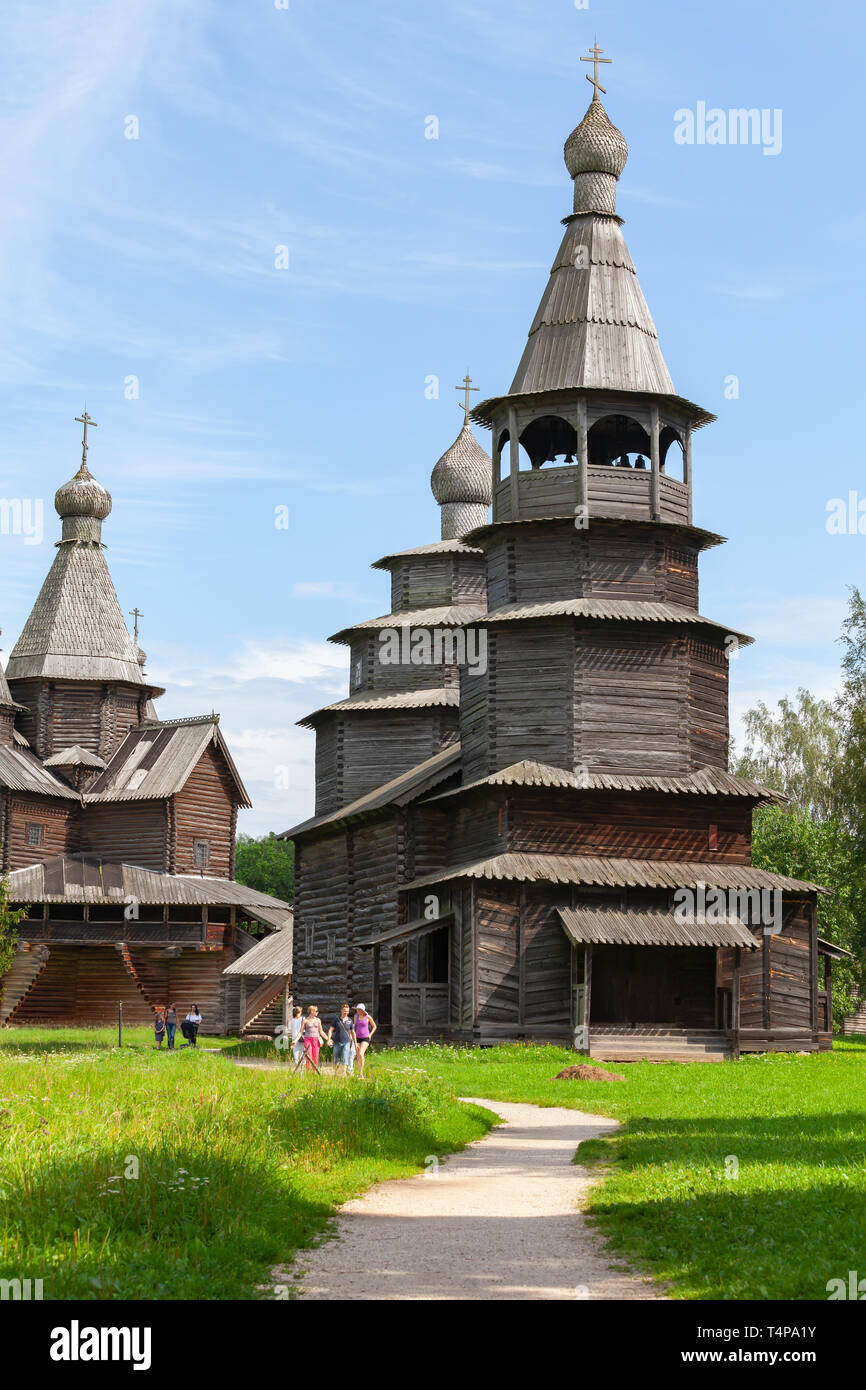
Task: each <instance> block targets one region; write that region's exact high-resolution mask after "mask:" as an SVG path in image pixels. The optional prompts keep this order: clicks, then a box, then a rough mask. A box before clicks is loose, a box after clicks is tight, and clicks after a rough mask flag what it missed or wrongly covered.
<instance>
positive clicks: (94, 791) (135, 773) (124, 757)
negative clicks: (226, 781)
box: [82, 715, 251, 806]
mask: <svg viewBox="0 0 866 1390" xmlns="http://www.w3.org/2000/svg"><path fill="white" fill-rule="evenodd" d="M210 744H214V745H215V746H216V747H217V748H218V749H219V751H220V753H221V754H222V756H223V758H224V759H225V762H226V766H227V768H228V771H229V774H230V776H231V778H232V780H233V782H234V783H235V787H236V788H237V793H238V802H239V804H240V805H241V806H249V805H250V804H251V803H250V799H249V797H248V796H247V792H246V788H245V787H244V784H243V782H242V781H241V778H240V773H239V772H238V770H237V768H236V767H235V764H234V761H233V760H232V756H231V754H230V752H229V750H228V745H227V744H226V741H225V739H224V738H223V736H222V734H221V733H220V729H219V716H218V715H206V716H203V717H202V718H200V719H178V720H166V721H165V722H154V723H147V724H143V725H142V726H141V727H140V728H138V729H130V731H129V733H128V734H127V735H126V738H125V739H124V740H123V742H122V743H121V744H120V746H119V748H117V750H116V751H115V753H114V754H113V755H112V757H111V760H110V762H109V764H108V766H107V767H106V769H105V771H104V772H101V773H100V774H99V776H98V777H97V778H96V779H95V780H94V781H93V783H92V784H91V786H90V787H89V788H88V790H87V791H86V792H85V793H84V794H83V797H82V799H83V801H85V802H88V803H89V802H94V801H150V800H156V799H162V798H164V797H168V796H174V795H175V793H176V792H179V791H180V790H181V788H182V787H183V786H184V785H185V783H186V780H187V778H188V777H189V775H190V773H191V772H192V770H193V768H194V767H195V766H196V764H197V763H198V761H199V759H200V758H201V756H202V754H203V753H204V751H205V749H206V748H207V747H208V746H209V745H210Z"/></svg>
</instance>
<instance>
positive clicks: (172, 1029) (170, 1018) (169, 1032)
mask: <svg viewBox="0 0 866 1390" xmlns="http://www.w3.org/2000/svg"><path fill="white" fill-rule="evenodd" d="M176 1032H177V1004H169V1006H168V1008H167V1009H166V1011H165V1036H166V1039H167V1041H168V1050H169V1052H174V1035H175V1033H176Z"/></svg>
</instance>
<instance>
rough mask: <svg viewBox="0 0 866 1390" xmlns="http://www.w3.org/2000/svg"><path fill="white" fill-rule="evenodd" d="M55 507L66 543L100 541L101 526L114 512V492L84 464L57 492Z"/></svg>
mask: <svg viewBox="0 0 866 1390" xmlns="http://www.w3.org/2000/svg"><path fill="white" fill-rule="evenodd" d="M54 506H55V508H56V510H57V515H58V516H59V517H61V518H62V520H63V540H64V541H100V540H101V539H102V523H103V521H104V520H105V518H106V517H107V516H108V515H109V513H110V511H111V493H110V492H109V491H108V490H107V489H106V488H104V487H103V486H102V484H101V483H98V482H97V481H96V479H95V478H94V477H93V475H92V473H91V472H90V469H89V468H88V467H87V464H86V463H82V465H81V467H80V468H79V470H78V472H77V473H76V475H75V477H74V478H70V480H69V482H68V483H64V484H63V486H62V487H59V488H58V489H57V492H56V493H55V494H54ZM61 544H62V542H61Z"/></svg>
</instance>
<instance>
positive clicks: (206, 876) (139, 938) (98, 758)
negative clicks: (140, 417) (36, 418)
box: [0, 412, 291, 1033]
mask: <svg viewBox="0 0 866 1390" xmlns="http://www.w3.org/2000/svg"><path fill="white" fill-rule="evenodd" d="M79 418H80V419H81V422H82V424H83V426H84V441H83V450H82V462H81V467H80V468H79V470H78V472H77V473H76V475H75V477H74V478H73V479H72V480H71V481H70V482H68V483H66V484H65V485H64V486H63V487H61V488H60V489H59V491H58V492H57V495H56V497H55V506H56V509H57V512H58V514H59V516H60V518H61V520H62V535H61V539H60V540H59V542H58V543H57V553H56V556H55V559H54V563H53V564H52V566H51V569H50V571H49V573H48V576H47V578H46V579H45V582H44V584H43V586H42V589H41V592H40V593H39V596H38V598H37V600H36V603H35V605H34V607H33V611H32V612H31V614H30V616H29V618H28V619H27V622H26V623H25V626H24V629H23V631H22V633H21V635H20V637H19V639H18V641H17V642H16V644H15V646H14V648H13V650H12V652H11V654H10V657H9V661H8V665H7V667H6V671H5V674H4V673H3V671H2V669H0V875H2V876H5V879H6V883H7V885H8V889H9V896H10V900H11V903H12V905H13V906H15V907H21V908H24V909H26V912H27V916H26V919H25V920H23V921H22V922H21V923H20V925H19V927H18V937H19V949H18V952H17V954H16V956H15V959H14V960H13V963H12V965H11V967H10V969H9V970H8V971H7V973H6V975H5V977H4V978H3V979H2V980H0V1025H4V1024H5V1025H11V1024H18V1023H40V1024H52V1023H54V1024H61V1023H62V1024H105V1023H109V1022H113V1021H114V1020H115V1019H116V1018H117V1013H118V1005H119V1004H122V1006H123V1014H124V1018H125V1019H126V1021H127V1022H128V1023H131V1024H141V1023H148V1022H151V1021H152V1019H153V1010H154V1006H157V1005H166V1004H169V1003H176V1004H177V1005H178V1007H180V1008H182V1009H183V1010H184V1011H186V1010H188V1009H189V1007H190V1005H191V1004H193V1003H196V1004H198V1005H199V1008H200V1011H201V1013H202V1017H203V1024H202V1028H203V1031H205V1032H212V1033H225V1032H229V1031H231V1032H238V1031H240V1030H241V1029H242V1027H243V1026H244V1024H245V1023H248V1022H249V1021H250V1019H249V1017H248V1016H247V1011H246V1010H244V1009H243V1008H242V1005H243V1002H244V1001H243V990H242V988H241V985H240V983H239V981H238V980H237V979H229V978H224V976H223V972H224V970H225V969H226V967H227V966H229V965H230V964H231V963H232V962H234V961H236V960H237V958H238V957H239V956H240V955H241V954H243V953H244V952H246V951H247V950H249V949H250V948H257V943H258V935H256V934H257V933H258V934H260V933H261V931H262V930H265V931H267V932H269V933H272V932H277V931H282V929H283V928H286V929H287V930H286V936H285V940H284V944H283V952H282V954H283V955H284V956H285V955H286V952H287V951H288V955H289V958H290V954H291V943H290V936H291V910H290V909H289V907H288V905H287V904H286V903H284V902H282V901H280V900H278V899H275V898H271V897H268V895H267V894H264V893H258V892H256V891H255V890H253V889H250V888H246V887H244V886H243V885H241V884H239V883H236V882H235V881H234V854H235V850H234V846H235V832H236V827H237V814H238V810H239V808H240V807H243V806H249V804H250V802H249V798H248V796H247V793H246V791H245V789H244V786H243V783H242V782H241V779H240V777H239V775H238V771H237V768H236V767H235V764H234V762H233V761H232V757H231V753H230V752H229V749H228V747H227V745H226V741H225V739H224V738H223V735H222V733H221V732H220V727H219V716H218V715H207V716H204V717H202V718H195V719H178V720H167V721H163V720H160V719H158V718H157V716H156V712H155V709H154V703H153V702H154V700H155V699H156V698H157V697H158V696H159V695H161V694H163V693H164V692H163V691H162V690H161V689H159V688H158V687H156V686H154V685H152V684H151V683H150V682H149V681H148V679H147V677H146V675H145V673H144V665H145V654H144V652H143V651H141V649H140V648H139V646H138V641H137V628H138V623H137V618H138V614H137V613H136V635H135V639H134V640H133V639H131V638H130V635H129V632H128V631H127V628H126V624H125V622H124V619H123V616H122V614H121V610H120V605H119V603H118V601H117V596H116V594H115V591H114V585H113V584H112V581H111V576H110V574H109V571H108V566H107V564H106V561H105V555H104V547H103V544H102V523H103V521H104V520H105V519H106V517H107V516H108V514H109V512H110V511H111V497H110V495H109V493H108V492H107V491H106V489H105V488H104V487H102V486H101V485H100V484H99V483H98V482H96V480H95V479H94V478H93V477H92V475H91V473H90V470H89V468H88V465H87V451H88V441H87V430H88V425H91V426H92V425H93V423H94V422H92V421H91V420H90V419H89V417H88V416H87V413H86V412H85V414H84V415H83V416H82V417H79ZM272 954H273V951H272ZM283 968H284V974H288V973H290V970H291V965H290V964H289V965H288V967H287V969H286V967H285V965H284V967H283ZM284 987H285V979H282V980H281V981H280V983H279V989H284ZM265 993H267V991H265ZM253 996H254V1002H256V1003H261V1000H262V997H263V996H262V991H261V989H257V990H254V992H253ZM268 1002H270V1001H268ZM264 1007H266V1005H265V1004H262V1008H264Z"/></svg>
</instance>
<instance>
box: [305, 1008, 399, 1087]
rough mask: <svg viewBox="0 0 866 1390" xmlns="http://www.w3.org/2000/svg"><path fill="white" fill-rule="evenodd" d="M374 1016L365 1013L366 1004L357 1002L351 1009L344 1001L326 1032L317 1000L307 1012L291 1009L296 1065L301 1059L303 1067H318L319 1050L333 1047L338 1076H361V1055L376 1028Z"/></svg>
mask: <svg viewBox="0 0 866 1390" xmlns="http://www.w3.org/2000/svg"><path fill="white" fill-rule="evenodd" d="M377 1026H378V1025H377V1023H376V1020H375V1019H374V1018H373V1017H372V1015H371V1014H368V1013H367V1006H366V1004H356V1005H355V1008H354V1011H353V1010H352V1009H350V1008H349V1005H348V1004H343V1005H342V1007H341V1009H340V1012H339V1013H338V1014H337V1015H336V1016H335V1017H334V1019H333V1020H332V1021H331V1025H330V1027H329V1029H328V1031H327V1033H326V1032H325V1029H324V1027H323V1026H322V1020H321V1019H320V1017H319V1008H318V1005H317V1004H310V1006H309V1007H308V1009H307V1012H306V1014H305V1013H303V1011H302V1010H301V1009H300V1008H295V1009H294V1010H293V1011H292V1055H293V1057H294V1059H295V1063H296V1065H297V1066H300V1064H301V1063H302V1062H304V1066H305V1070H306V1071H312V1070H313V1069H314V1068H315V1070H316V1071H318V1069H319V1050H320V1049H321V1047H322V1045H323V1044H324V1045H325V1047H330V1048H333V1055H334V1068H335V1070H336V1072H337V1075H338V1076H340V1075H342V1076H363V1075H364V1058H365V1057H366V1055H367V1049H368V1047H369V1046H370V1043H371V1042H372V1040H373V1034H374V1033H375V1031H376V1028H377Z"/></svg>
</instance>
